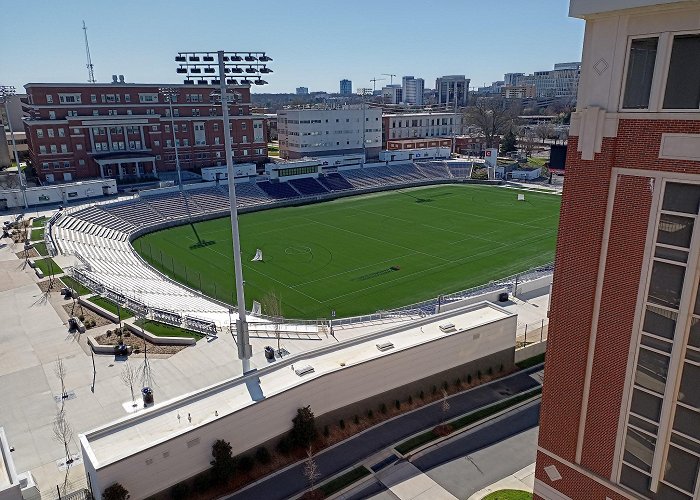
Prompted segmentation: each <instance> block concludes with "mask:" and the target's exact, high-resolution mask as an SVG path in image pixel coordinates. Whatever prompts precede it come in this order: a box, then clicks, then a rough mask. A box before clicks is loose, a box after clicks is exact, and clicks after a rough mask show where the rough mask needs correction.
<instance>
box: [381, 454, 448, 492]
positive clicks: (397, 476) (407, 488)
mask: <svg viewBox="0 0 700 500" xmlns="http://www.w3.org/2000/svg"><path fill="white" fill-rule="evenodd" d="M375 477H376V478H377V479H378V480H379V481H380V482H381V483H382V484H383V485H384V486H386V487H387V488H388V489H389V491H391V492H392V493H393V494H394V495H396V496H397V497H398V498H399V499H400V500H457V497H455V496H454V495H452V494H451V493H450V492H449V491H447V490H446V489H445V488H443V487H442V486H440V485H439V484H438V483H436V482H435V481H433V479H431V478H430V477H429V476H428V475H426V474H424V473H423V472H422V471H421V470H420V469H419V468H418V467H416V466H415V465H413V464H412V463H409V462H401V463H398V464H396V465H394V466H393V467H388V468H386V469H384V470H381V471H379V472H378V473H377V474H376V475H375Z"/></svg>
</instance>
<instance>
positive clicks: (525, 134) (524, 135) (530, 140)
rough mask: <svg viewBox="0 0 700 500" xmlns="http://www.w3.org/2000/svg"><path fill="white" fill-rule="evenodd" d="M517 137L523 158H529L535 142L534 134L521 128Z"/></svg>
mask: <svg viewBox="0 0 700 500" xmlns="http://www.w3.org/2000/svg"><path fill="white" fill-rule="evenodd" d="M518 136H519V142H520V146H521V148H522V151H523V153H524V154H525V156H531V155H532V152H533V151H534V149H535V145H536V142H537V141H536V136H535V132H533V131H532V129H529V128H525V127H523V128H521V129H520V132H519V133H518Z"/></svg>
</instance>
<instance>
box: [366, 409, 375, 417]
mask: <svg viewBox="0 0 700 500" xmlns="http://www.w3.org/2000/svg"><path fill="white" fill-rule="evenodd" d="M367 418H374V412H373V411H372V409H371V408H370V409H369V410H367Z"/></svg>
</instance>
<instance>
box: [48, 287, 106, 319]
mask: <svg viewBox="0 0 700 500" xmlns="http://www.w3.org/2000/svg"><path fill="white" fill-rule="evenodd" d="M54 281H58V280H54ZM59 290H60V286H59ZM66 302H67V304H65V305H64V306H62V307H63V310H64V311H66V313H67V314H68V316H71V315H73V316H83V318H84V319H83V320H82V321H83V323H85V321H87V320H89V319H91V320H93V321H94V322H95V326H94V328H98V327H100V326H105V325H113V324H114V323H112V322H111V321H110V320H108V319H107V318H103V317H102V316H100V315H99V314H97V313H96V312H94V311H92V310H90V309H88V308H87V307H83V306H81V305H80V304H79V303H78V301H76V302H75V309H73V301H72V300H67V301H66ZM91 329H92V328H91ZM91 329H90V330H91ZM90 330H88V331H90Z"/></svg>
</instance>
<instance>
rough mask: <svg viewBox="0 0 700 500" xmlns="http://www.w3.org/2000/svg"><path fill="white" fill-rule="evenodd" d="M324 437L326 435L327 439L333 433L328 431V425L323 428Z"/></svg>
mask: <svg viewBox="0 0 700 500" xmlns="http://www.w3.org/2000/svg"><path fill="white" fill-rule="evenodd" d="M323 435H324V436H325V437H328V436H330V435H331V431H330V430H329V429H328V426H327V425H326V426H324V427H323Z"/></svg>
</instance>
